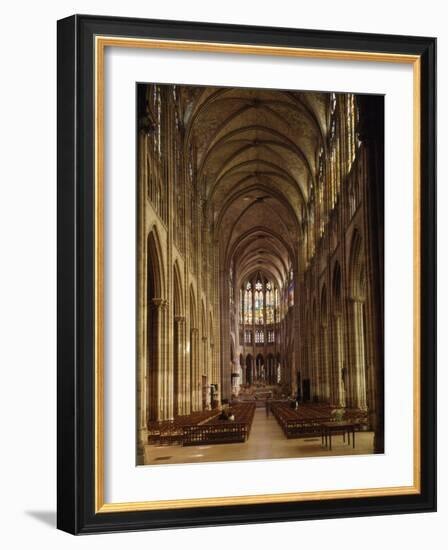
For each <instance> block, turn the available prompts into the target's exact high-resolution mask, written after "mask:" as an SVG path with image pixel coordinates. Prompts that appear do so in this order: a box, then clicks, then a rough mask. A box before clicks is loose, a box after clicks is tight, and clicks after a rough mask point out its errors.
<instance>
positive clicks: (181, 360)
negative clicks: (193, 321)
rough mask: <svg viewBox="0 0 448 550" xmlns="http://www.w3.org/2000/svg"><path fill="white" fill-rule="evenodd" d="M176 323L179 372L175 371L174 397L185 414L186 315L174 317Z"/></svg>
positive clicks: (178, 408) (176, 350)
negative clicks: (175, 390) (175, 392)
mask: <svg viewBox="0 0 448 550" xmlns="http://www.w3.org/2000/svg"><path fill="white" fill-rule="evenodd" d="M174 323H175V325H176V327H175V330H176V335H177V342H176V344H177V346H176V349H175V350H174V354H175V360H176V364H177V372H175V373H174V375H175V376H176V378H177V379H176V381H175V384H176V386H177V395H175V396H174V399H175V400H176V401H177V411H178V414H180V415H184V414H188V413H187V402H186V395H187V386H186V371H187V369H186V368H185V317H183V316H180V315H178V316H176V317H174Z"/></svg>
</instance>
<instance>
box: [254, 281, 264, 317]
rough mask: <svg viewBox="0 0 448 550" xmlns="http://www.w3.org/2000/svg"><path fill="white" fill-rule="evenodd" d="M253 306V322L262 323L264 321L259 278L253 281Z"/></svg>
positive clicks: (261, 289) (261, 286)
mask: <svg viewBox="0 0 448 550" xmlns="http://www.w3.org/2000/svg"><path fill="white" fill-rule="evenodd" d="M254 298H255V300H254V306H255V311H254V314H255V324H256V325H262V324H263V323H264V316H263V310H264V296H263V283H262V282H261V280H260V279H257V282H256V283H255V296H254Z"/></svg>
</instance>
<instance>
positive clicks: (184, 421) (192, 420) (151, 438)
mask: <svg viewBox="0 0 448 550" xmlns="http://www.w3.org/2000/svg"><path fill="white" fill-rule="evenodd" d="M218 414H219V411H216V410H212V411H198V412H194V413H191V414H189V415H186V416H176V418H175V419H174V420H165V421H154V422H149V424H148V443H149V444H150V445H179V444H182V442H183V428H184V427H185V426H188V425H201V424H203V423H204V422H207V421H209V420H211V419H212V418H213V417H215V416H217V415H218Z"/></svg>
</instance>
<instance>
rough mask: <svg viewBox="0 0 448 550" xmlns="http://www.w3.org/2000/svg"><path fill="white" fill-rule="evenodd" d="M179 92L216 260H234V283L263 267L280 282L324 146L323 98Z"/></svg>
mask: <svg viewBox="0 0 448 550" xmlns="http://www.w3.org/2000/svg"><path fill="white" fill-rule="evenodd" d="M180 93H181V95H182V98H183V102H182V103H183V105H184V109H183V110H184V112H183V113H182V115H183V116H182V118H183V121H184V125H185V131H186V138H187V140H186V142H187V147H188V148H194V151H195V155H196V165H197V167H198V168H197V174H196V180H197V181H198V183H199V185H200V188H201V193H202V196H203V199H204V200H206V201H207V207H208V215H209V220H210V221H213V224H214V227H215V234H216V235H218V237H219V246H220V255H221V261H222V262H224V264H225V265H227V266H229V265H230V263H231V260H232V259H233V260H234V266H235V273H236V276H237V278H238V279H239V280H240V281H243V280H244V279H245V278H246V277H247V276H249V275H250V274H251V273H253V272H255V271H258V270H261V269H262V270H264V272H265V274H266V276H268V277H269V278H273V279H275V280H276V281H277V282H278V283H279V284H281V283H283V282H284V281H285V280H286V278H287V273H288V269H289V268H290V266H291V264H293V265H294V263H295V257H294V251H295V250H297V243H298V240H299V237H300V234H301V227H302V222H303V213H304V212H305V211H306V205H307V202H308V200H309V198H310V193H311V189H312V187H313V186H314V185H315V182H316V173H317V164H318V156H319V151H320V149H321V148H325V139H324V137H323V136H326V134H327V117H326V113H327V112H328V98H329V95H328V94H325V93H316V92H289V91H279V90H264V89H258V90H254V89H244V88H213V87H207V88H199V87H181V90H180ZM186 153H187V154H189V151H186Z"/></svg>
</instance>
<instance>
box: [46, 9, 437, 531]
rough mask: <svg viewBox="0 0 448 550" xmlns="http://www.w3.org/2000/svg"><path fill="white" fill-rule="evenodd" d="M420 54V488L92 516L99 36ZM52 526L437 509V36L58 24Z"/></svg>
mask: <svg viewBox="0 0 448 550" xmlns="http://www.w3.org/2000/svg"><path fill="white" fill-rule="evenodd" d="M97 35H102V36H120V37H129V38H135V37H138V38H153V39H164V40H175V41H181V40H183V41H188V40H193V41H197V42H213V43H224V44H251V45H260V46H280V47H291V48H307V49H319V50H321V49H325V50H335V51H336V50H343V51H348V52H350V51H353V52H372V53H375V52H376V53H378V52H381V53H391V54H398V55H416V56H419V57H420V60H421V64H420V70H421V90H420V98H421V109H420V121H421V125H420V128H421V134H420V144H421V157H420V158H421V162H420V167H421V174H420V182H421V188H420V197H421V209H420V215H421V262H420V265H421V274H420V275H421V317H420V334H421V343H420V349H421V355H420V359H421V365H422V368H421V380H420V386H421V417H420V425H421V441H420V459H421V479H420V482H421V484H420V488H421V490H420V493H419V494H412V495H409V494H408V495H390V496H378V497H360V498H359V497H356V498H355V497H354V498H343V499H332V500H313V501H301V502H276V503H263V504H249V505H246V504H244V505H241V504H236V505H230V506H229V505H226V506H206V507H195V508H185V509H183V508H176V509H163V510H135V511H122V512H120V511H115V512H102V513H96V511H95V483H96V481H95V428H94V421H95V377H94V361H95V351H94V345H95V342H94V329H95V327H94V323H95V316H94V309H95V295H94V294H95V281H94V276H95V275H94V272H95V270H94V262H95V246H94V242H95V239H94V232H95V193H94V189H95V186H94V174H95V168H94V165H95V143H94V139H95V138H94V130H95V128H94V124H95V121H94V102H95V95H94V84H95V83H94V63H95V59H94V54H93V48H94V40H95V36H97ZM57 51H58V63H57V68H58V90H57V94H58V107H57V115H58V127H57V132H58V171H57V175H58V205H57V206H58V247H57V250H58V272H57V276H58V335H57V338H58V386H57V391H58V400H57V408H58V410H57V418H58V427H57V434H58V447H57V449H58V451H57V452H58V471H57V483H58V492H57V500H58V504H57V526H58V528H59V529H62V530H64V531H67V532H69V533H73V534H83V533H100V532H112V531H128V530H140V529H163V528H180V527H194V526H211V525H231V524H249V523H262V522H279V521H291V520H307V519H323V518H338V517H339V518H340V517H354V516H370V515H385V514H402V513H412V512H430V511H435V510H436V172H435V167H436V39H434V38H427V37H411V36H393V35H379V34H360V33H345V32H335V31H317V30H298V29H286V28H268V27H252V26H240V25H222V24H214V23H191V22H181V21H161V20H142V19H130V18H124V17H100V16H90V15H74V16H72V17H68V18H66V19H63V20H60V21H58V50H57Z"/></svg>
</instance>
